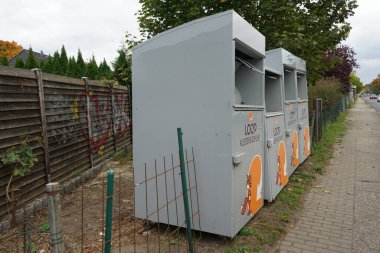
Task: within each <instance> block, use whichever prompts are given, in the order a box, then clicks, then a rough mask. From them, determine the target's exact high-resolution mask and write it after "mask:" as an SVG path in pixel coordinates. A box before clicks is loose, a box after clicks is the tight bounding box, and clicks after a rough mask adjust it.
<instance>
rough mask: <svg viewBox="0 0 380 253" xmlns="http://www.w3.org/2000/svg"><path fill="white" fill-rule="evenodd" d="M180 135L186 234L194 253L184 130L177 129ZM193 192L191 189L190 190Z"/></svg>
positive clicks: (190, 250)
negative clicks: (183, 137) (183, 140)
mask: <svg viewBox="0 0 380 253" xmlns="http://www.w3.org/2000/svg"><path fill="white" fill-rule="evenodd" d="M177 135H178V146H179V160H180V166H181V181H182V192H183V203H184V208H185V216H186V234H187V239H188V243H189V252H190V253H193V252H194V248H193V237H192V234H191V219H190V207H189V195H188V194H187V180H186V171H185V157H184V153H183V143H182V135H183V133H182V129H181V128H177ZM190 191H191V189H190Z"/></svg>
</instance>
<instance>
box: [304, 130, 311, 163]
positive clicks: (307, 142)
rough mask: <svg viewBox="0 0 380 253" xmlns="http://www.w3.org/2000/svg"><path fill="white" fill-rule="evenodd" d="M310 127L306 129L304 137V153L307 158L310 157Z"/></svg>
mask: <svg viewBox="0 0 380 253" xmlns="http://www.w3.org/2000/svg"><path fill="white" fill-rule="evenodd" d="M309 134H310V133H309V127H308V126H307V127H305V136H304V146H305V147H304V149H303V153H304V155H305V156H306V157H308V156H309V155H310V135H309Z"/></svg>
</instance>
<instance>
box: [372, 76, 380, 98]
mask: <svg viewBox="0 0 380 253" xmlns="http://www.w3.org/2000/svg"><path fill="white" fill-rule="evenodd" d="M371 86H372V90H373V91H375V92H376V93H380V74H378V75H377V77H376V78H375V79H374V80H373V81H372V82H371Z"/></svg>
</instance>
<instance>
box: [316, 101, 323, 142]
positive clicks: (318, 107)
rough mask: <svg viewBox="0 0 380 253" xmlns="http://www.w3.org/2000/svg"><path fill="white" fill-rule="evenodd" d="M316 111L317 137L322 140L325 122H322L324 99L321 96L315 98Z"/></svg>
mask: <svg viewBox="0 0 380 253" xmlns="http://www.w3.org/2000/svg"><path fill="white" fill-rule="evenodd" d="M315 113H316V117H315V126H316V129H315V133H316V139H317V140H318V141H319V140H321V137H322V124H323V122H322V99H321V98H317V99H316V100H315Z"/></svg>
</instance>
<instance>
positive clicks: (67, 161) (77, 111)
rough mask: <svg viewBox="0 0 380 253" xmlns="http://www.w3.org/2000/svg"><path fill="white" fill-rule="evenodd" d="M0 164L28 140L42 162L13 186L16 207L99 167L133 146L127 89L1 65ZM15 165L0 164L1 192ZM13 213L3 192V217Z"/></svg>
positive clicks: (0, 194)
mask: <svg viewBox="0 0 380 253" xmlns="http://www.w3.org/2000/svg"><path fill="white" fill-rule="evenodd" d="M0 130H1V131H0V159H1V158H3V157H4V155H5V154H6V151H7V149H9V148H10V147H12V146H18V145H19V144H20V143H21V142H22V141H24V139H25V138H28V144H29V145H30V146H31V147H32V149H33V153H34V154H36V155H37V158H38V162H37V163H36V164H35V166H34V167H33V168H32V170H31V172H30V173H28V174H27V175H26V176H24V177H20V176H17V177H15V178H14V180H13V181H12V185H11V189H13V195H14V201H17V205H18V206H23V204H24V203H26V202H28V201H30V200H32V199H34V198H36V197H37V196H39V195H41V194H42V193H44V191H45V184H46V183H48V182H50V181H59V182H64V181H66V180H68V179H70V178H72V177H74V176H75V175H78V174H80V173H82V172H83V171H86V170H87V169H88V168H91V167H94V166H96V165H98V164H100V163H101V162H102V161H104V160H105V159H107V158H108V157H110V155H111V154H113V153H115V152H116V151H118V150H121V149H122V148H124V147H126V146H128V145H129V144H130V143H131V137H130V136H131V135H130V131H131V124H130V115H129V94H128V89H127V88H125V87H120V86H117V87H116V86H115V87H114V86H112V85H110V86H109V85H105V84H101V83H99V82H95V81H91V80H87V79H82V80H81V79H74V78H69V77H63V76H57V75H51V74H44V73H42V72H41V71H40V70H33V71H30V70H23V69H16V68H12V67H4V66H0ZM11 173H12V166H4V165H3V164H2V163H1V162H0V187H1V188H2V189H4V188H5V186H6V185H7V183H8V180H9V178H10V176H11ZM8 211H9V203H8V201H7V199H6V197H5V191H1V192H0V216H2V215H4V214H6V213H7V212H8Z"/></svg>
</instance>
